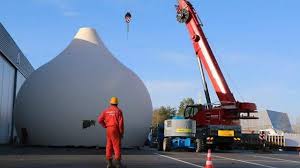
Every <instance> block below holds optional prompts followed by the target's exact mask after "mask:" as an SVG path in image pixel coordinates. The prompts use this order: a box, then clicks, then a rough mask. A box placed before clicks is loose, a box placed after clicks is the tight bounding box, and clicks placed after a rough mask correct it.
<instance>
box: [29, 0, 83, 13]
mask: <svg viewBox="0 0 300 168" xmlns="http://www.w3.org/2000/svg"><path fill="white" fill-rule="evenodd" d="M35 1H36V2H39V3H44V4H48V5H52V6H54V7H56V8H58V9H59V10H60V11H61V13H62V14H63V15H64V16H66V17H74V16H78V15H80V13H79V12H78V11H77V10H75V9H74V7H73V6H72V5H71V3H70V2H71V1H69V0H35Z"/></svg>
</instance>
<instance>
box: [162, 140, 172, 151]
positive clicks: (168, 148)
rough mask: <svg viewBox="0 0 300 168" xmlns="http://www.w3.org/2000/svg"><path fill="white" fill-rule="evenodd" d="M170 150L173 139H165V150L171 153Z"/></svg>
mask: <svg viewBox="0 0 300 168" xmlns="http://www.w3.org/2000/svg"><path fill="white" fill-rule="evenodd" d="M170 149H171V139H170V138H164V141H163V150H164V151H165V152H168V151H170Z"/></svg>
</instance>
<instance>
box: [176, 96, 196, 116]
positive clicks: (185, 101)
mask: <svg viewBox="0 0 300 168" xmlns="http://www.w3.org/2000/svg"><path fill="white" fill-rule="evenodd" d="M193 104H195V101H194V99H193V98H190V97H188V98H185V99H183V100H182V101H181V102H180V104H179V108H178V115H179V116H183V113H184V109H185V107H186V106H187V105H193Z"/></svg>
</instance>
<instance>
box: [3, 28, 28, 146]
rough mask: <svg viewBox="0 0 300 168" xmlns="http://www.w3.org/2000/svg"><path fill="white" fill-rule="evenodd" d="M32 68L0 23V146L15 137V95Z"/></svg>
mask: <svg viewBox="0 0 300 168" xmlns="http://www.w3.org/2000/svg"><path fill="white" fill-rule="evenodd" d="M33 71H34V69H33V67H32V66H31V64H30V63H29V61H28V60H27V58H26V57H25V56H24V54H23V53H22V51H21V50H20V49H19V47H18V46H17V44H16V43H15V42H14V40H13V39H12V37H11V36H10V35H9V33H8V32H7V31H6V29H5V28H4V26H3V25H2V24H1V23H0V144H7V143H9V142H10V140H13V137H14V136H15V133H14V132H15V131H14V122H13V108H14V102H15V98H16V95H17V94H18V91H19V89H20V87H21V85H22V84H23V82H24V81H25V79H26V78H27V77H28V76H29V75H30V74H31V73H32V72H33Z"/></svg>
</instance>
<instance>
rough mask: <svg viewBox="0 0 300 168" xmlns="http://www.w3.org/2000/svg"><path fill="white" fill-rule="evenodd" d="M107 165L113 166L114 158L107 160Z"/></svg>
mask: <svg viewBox="0 0 300 168" xmlns="http://www.w3.org/2000/svg"><path fill="white" fill-rule="evenodd" d="M106 167H107V168H113V164H112V160H111V159H109V160H107V166H106Z"/></svg>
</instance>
